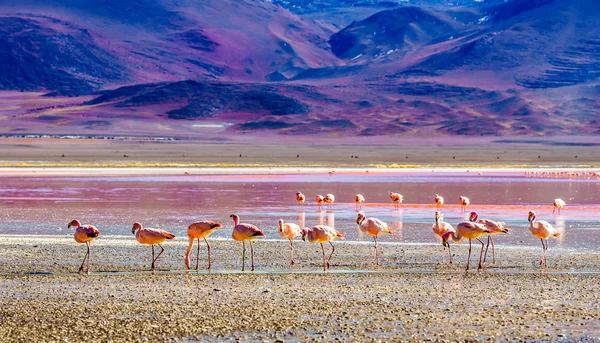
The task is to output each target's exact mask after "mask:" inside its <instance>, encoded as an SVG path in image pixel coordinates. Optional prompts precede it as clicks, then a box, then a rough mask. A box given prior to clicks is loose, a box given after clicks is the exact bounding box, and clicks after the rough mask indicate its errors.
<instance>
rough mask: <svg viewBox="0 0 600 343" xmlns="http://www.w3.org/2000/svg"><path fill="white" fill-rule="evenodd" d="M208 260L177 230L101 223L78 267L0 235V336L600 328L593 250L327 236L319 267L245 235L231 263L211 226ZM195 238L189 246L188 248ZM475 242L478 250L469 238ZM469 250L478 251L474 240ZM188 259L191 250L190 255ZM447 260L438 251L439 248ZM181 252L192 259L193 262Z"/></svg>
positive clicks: (500, 335) (67, 242) (69, 338)
mask: <svg viewBox="0 0 600 343" xmlns="http://www.w3.org/2000/svg"><path fill="white" fill-rule="evenodd" d="M211 243H212V258H213V270H212V273H208V272H207V271H206V270H203V268H206V261H205V256H206V251H205V250H204V249H205V247H204V246H202V249H201V251H200V269H201V270H200V271H199V272H196V271H190V272H187V271H186V270H185V269H184V268H185V266H184V264H183V252H184V251H185V247H186V246H187V242H185V241H182V240H179V241H175V242H167V243H165V244H164V246H165V249H166V251H165V253H164V254H163V256H161V258H160V259H159V261H158V271H157V272H156V273H155V274H152V273H151V272H149V271H148V268H149V262H150V256H151V252H150V248H149V247H147V246H146V247H143V246H140V245H139V244H137V242H135V240H134V238H133V236H131V237H100V238H99V239H98V240H97V241H95V242H94V243H93V245H92V249H93V250H92V265H91V274H90V275H78V274H77V273H75V272H76V271H77V268H78V266H79V263H80V258H82V257H83V255H84V253H85V251H84V250H85V248H84V246H82V245H78V244H76V243H75V242H74V241H72V238H71V237H66V236H65V237H40V238H35V239H33V238H32V237H30V236H6V237H3V239H2V240H1V241H0V271H1V272H0V273H1V274H0V290H1V293H2V297H1V300H0V303H1V306H0V319H1V321H0V335H1V337H2V341H4V342H22V341H40V342H42V341H44V342H50V341H65V342H73V341H90V342H100V341H103V342H105V341H119V342H124V341H132V342H133V341H148V342H159V341H160V342H174V341H177V342H181V341H183V342H204V341H215V342H216V341H243V342H258V341H266V342H282V341H284V342H287V341H289V342H295V341H390V340H394V341H415V342H417V341H478V340H481V341H484V340H485V341H489V340H496V341H499V340H513V341H540V342H541V341H580V342H595V341H598V340H599V339H600V323H599V320H600V319H599V318H600V302H599V294H600V293H599V292H598V291H599V287H600V286H599V285H598V272H599V271H598V268H597V261H598V257H599V256H598V254H597V253H595V252H575V251H552V249H551V250H549V255H548V267H547V268H541V267H540V266H539V265H538V262H539V257H540V253H541V251H542V249H541V247H540V248H539V249H534V248H524V249H512V248H511V249H508V248H503V247H502V246H501V245H497V262H496V264H495V265H492V264H489V263H488V264H487V265H486V269H485V270H484V271H483V272H481V273H478V272H477V271H476V268H477V267H476V261H472V264H471V266H472V270H471V271H469V272H465V271H464V267H465V261H466V253H467V246H466V245H465V244H462V245H461V246H458V247H456V246H453V248H454V264H453V265H448V264H447V263H446V264H443V263H441V262H442V261H441V257H442V249H441V246H440V245H437V244H435V245H434V244H431V245H398V244H382V245H381V246H380V248H381V257H382V258H381V265H382V266H381V267H380V268H378V269H377V268H375V267H374V265H373V264H372V258H373V254H372V253H373V250H372V245H371V244H362V243H348V242H337V243H336V247H337V251H336V253H335V255H334V256H333V259H332V266H331V271H330V272H327V273H323V271H322V264H321V252H320V248H319V246H318V245H310V244H308V243H305V242H302V241H297V242H296V245H295V246H296V266H295V267H294V269H292V270H290V267H289V265H288V263H289V262H288V261H289V260H288V256H289V255H288V253H289V250H288V243H287V241H278V240H270V241H258V240H257V241H255V253H256V271H255V272H254V273H253V272H249V271H246V272H245V273H241V272H240V271H239V269H240V266H241V261H240V260H241V246H240V244H239V243H236V242H232V241H226V240H213V241H211ZM194 250H195V249H194ZM475 251H477V250H475ZM474 255H475V257H477V255H478V254H474ZM192 262H194V261H192ZM446 262H447V258H446ZM192 265H194V263H192Z"/></svg>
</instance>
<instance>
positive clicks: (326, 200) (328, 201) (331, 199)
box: [323, 193, 335, 210]
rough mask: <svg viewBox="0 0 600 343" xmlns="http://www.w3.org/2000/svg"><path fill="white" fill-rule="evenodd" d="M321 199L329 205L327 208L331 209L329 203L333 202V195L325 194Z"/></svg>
mask: <svg viewBox="0 0 600 343" xmlns="http://www.w3.org/2000/svg"><path fill="white" fill-rule="evenodd" d="M323 201H325V203H327V205H328V206H329V207H328V208H329V209H330V210H331V204H333V202H334V201H335V196H334V195H333V194H331V193H329V194H327V195H325V198H323Z"/></svg>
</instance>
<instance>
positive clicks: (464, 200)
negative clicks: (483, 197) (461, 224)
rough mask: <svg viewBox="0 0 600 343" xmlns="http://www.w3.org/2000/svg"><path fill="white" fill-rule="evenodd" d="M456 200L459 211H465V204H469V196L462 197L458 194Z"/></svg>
mask: <svg viewBox="0 0 600 343" xmlns="http://www.w3.org/2000/svg"><path fill="white" fill-rule="evenodd" d="M458 202H459V203H460V211H461V212H465V211H466V209H467V206H469V204H471V200H469V198H467V197H463V196H460V197H459V198H458Z"/></svg>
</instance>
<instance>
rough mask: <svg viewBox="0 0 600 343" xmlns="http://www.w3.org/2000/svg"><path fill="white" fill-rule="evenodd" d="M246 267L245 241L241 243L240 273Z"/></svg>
mask: <svg viewBox="0 0 600 343" xmlns="http://www.w3.org/2000/svg"><path fill="white" fill-rule="evenodd" d="M244 267H246V241H242V271H244Z"/></svg>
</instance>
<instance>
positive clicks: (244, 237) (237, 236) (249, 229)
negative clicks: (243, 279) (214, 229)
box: [229, 214, 265, 271]
mask: <svg viewBox="0 0 600 343" xmlns="http://www.w3.org/2000/svg"><path fill="white" fill-rule="evenodd" d="M229 217H231V218H232V219H233V225H234V226H233V231H232V232H231V237H232V238H233V239H234V240H236V241H238V242H239V241H241V242H242V271H244V268H245V267H246V241H248V242H249V243H250V258H251V261H252V271H254V247H252V240H253V239H255V238H256V237H261V236H264V235H265V234H264V232H262V231H261V230H260V229H259V228H257V227H256V226H254V225H252V224H245V223H241V224H240V217H239V216H238V215H235V214H231V215H230V216H229Z"/></svg>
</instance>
